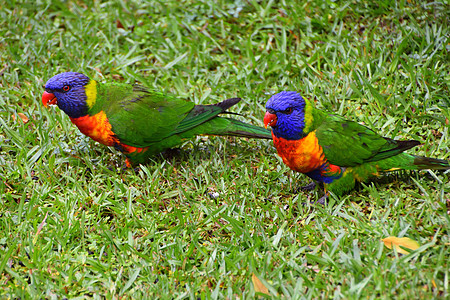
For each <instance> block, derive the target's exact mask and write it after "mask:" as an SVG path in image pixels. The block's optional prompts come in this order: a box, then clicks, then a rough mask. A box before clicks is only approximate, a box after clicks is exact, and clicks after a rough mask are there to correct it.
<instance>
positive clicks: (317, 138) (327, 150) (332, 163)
mask: <svg viewBox="0 0 450 300" xmlns="http://www.w3.org/2000/svg"><path fill="white" fill-rule="evenodd" d="M266 110H267V112H266V114H265V116H264V125H265V126H266V127H267V126H271V127H272V136H273V142H274V144H275V147H276V148H277V152H278V155H279V156H280V157H281V158H282V159H283V162H284V163H285V164H286V165H287V166H289V168H291V169H292V170H294V171H297V172H301V173H304V174H306V175H307V176H309V177H310V178H312V179H313V180H316V181H319V182H323V183H324V184H325V188H326V189H327V190H329V191H332V192H333V193H334V194H335V195H338V196H339V195H342V194H344V193H346V192H348V191H350V190H352V189H353V188H354V186H355V183H356V182H357V181H358V182H362V181H365V180H368V179H370V177H374V176H378V175H379V174H380V173H381V172H388V171H395V170H422V169H435V170H447V169H450V164H449V162H448V161H446V160H441V159H435V158H428V157H422V156H416V155H411V154H407V153H403V151H405V150H407V149H410V148H412V147H414V146H417V145H419V144H420V142H418V141H415V140H408V141H398V140H393V139H390V138H385V137H382V136H380V135H379V134H377V133H376V132H375V131H373V130H371V129H369V128H367V127H365V126H363V125H360V124H358V123H356V122H353V121H349V120H346V119H344V118H343V117H341V116H339V115H335V114H330V113H328V112H325V111H322V110H319V109H316V108H315V107H314V106H313V103H311V102H310V101H308V100H306V99H304V98H302V96H300V95H299V94H298V93H297V92H281V93H278V94H276V95H273V96H272V97H271V98H270V99H269V101H267V104H266ZM326 197H327V195H325V196H324V197H322V198H321V199H320V200H319V202H320V203H323V202H324V200H325V199H326Z"/></svg>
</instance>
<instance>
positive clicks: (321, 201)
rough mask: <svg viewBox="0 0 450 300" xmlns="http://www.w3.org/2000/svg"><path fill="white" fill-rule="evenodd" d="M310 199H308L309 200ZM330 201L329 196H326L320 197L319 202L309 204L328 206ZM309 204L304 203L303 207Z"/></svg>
mask: <svg viewBox="0 0 450 300" xmlns="http://www.w3.org/2000/svg"><path fill="white" fill-rule="evenodd" d="M309 199H310V198H309V197H308V200H309ZM327 199H328V196H327V195H325V196H323V197H320V198H319V200H317V201H310V202H309V203H310V204H316V203H317V204H322V205H324V206H325V204H326V200H327ZM307 204H308V203H306V202H303V203H302V205H303V206H305V205H307Z"/></svg>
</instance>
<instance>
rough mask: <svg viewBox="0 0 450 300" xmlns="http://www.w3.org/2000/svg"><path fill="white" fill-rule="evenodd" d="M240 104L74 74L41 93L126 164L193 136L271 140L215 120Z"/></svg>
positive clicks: (49, 84) (232, 122)
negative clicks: (196, 101)
mask: <svg viewBox="0 0 450 300" xmlns="http://www.w3.org/2000/svg"><path fill="white" fill-rule="evenodd" d="M239 101H240V98H232V99H227V100H225V101H222V102H220V103H218V104H213V105H195V104H194V103H192V102H189V101H187V100H182V99H179V98H177V97H175V96H173V95H171V94H163V93H161V92H157V91H153V90H149V89H146V88H144V87H142V86H139V85H134V86H133V85H129V84H124V83H115V82H113V83H100V82H97V81H95V80H92V79H89V78H88V77H87V76H85V75H83V74H80V73H75V72H66V73H61V74H58V75H56V76H54V77H52V78H50V79H49V80H48V81H47V83H46V84H45V92H44V93H43V95H42V103H43V104H44V106H46V107H47V105H49V104H56V105H58V107H59V108H60V109H62V110H63V111H64V112H65V113H66V114H67V115H68V116H69V117H70V120H71V121H72V123H73V124H75V125H76V126H77V127H78V129H79V130H80V131H81V132H82V133H83V134H85V135H87V136H89V137H90V138H92V139H93V140H95V141H97V142H99V143H101V144H104V145H106V146H114V147H115V148H116V149H118V150H119V151H121V152H123V153H124V154H125V155H126V157H127V166H130V165H131V163H133V164H136V163H143V162H145V161H146V160H147V159H148V158H149V157H150V156H152V155H155V154H157V153H160V152H162V151H164V150H166V149H168V148H171V147H173V146H176V145H178V144H180V143H181V142H182V140H184V139H188V138H192V137H194V136H196V135H230V136H238V137H252V138H265V139H271V138H272V137H271V133H270V130H267V129H265V128H262V127H258V126H254V125H250V124H246V123H244V122H241V121H238V120H235V119H232V118H225V117H219V116H218V115H219V114H221V113H226V112H227V109H228V108H230V107H231V106H233V105H235V104H236V103H238V102H239Z"/></svg>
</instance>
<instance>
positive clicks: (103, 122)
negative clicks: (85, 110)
mask: <svg viewBox="0 0 450 300" xmlns="http://www.w3.org/2000/svg"><path fill="white" fill-rule="evenodd" d="M70 120H71V121H72V123H73V124H75V125H77V127H78V129H80V131H81V132H82V133H83V134H85V135H87V136H88V137H90V138H91V139H93V140H94V141H97V142H99V143H101V144H103V145H106V146H115V145H116V144H118V143H119V140H118V139H117V138H116V137H115V135H114V132H112V131H111V124H109V121H108V118H107V117H106V114H105V113H104V112H103V111H101V112H99V113H98V114H96V115H93V116H88V115H87V116H83V117H79V118H70Z"/></svg>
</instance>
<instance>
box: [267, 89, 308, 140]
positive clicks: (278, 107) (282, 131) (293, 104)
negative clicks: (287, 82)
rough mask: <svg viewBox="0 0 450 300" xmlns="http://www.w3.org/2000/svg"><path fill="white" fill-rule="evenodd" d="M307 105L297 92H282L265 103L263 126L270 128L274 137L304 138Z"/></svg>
mask: <svg viewBox="0 0 450 300" xmlns="http://www.w3.org/2000/svg"><path fill="white" fill-rule="evenodd" d="M307 105H308V104H307V103H306V101H305V100H304V99H303V98H302V96H300V94H298V93H297V92H286V91H283V92H280V93H278V94H275V95H273V96H272V97H271V98H270V99H269V101H267V103H266V110H267V112H266V115H265V116H264V125H265V126H266V127H267V126H271V127H272V131H273V133H274V135H275V136H276V137H281V138H284V139H287V140H299V139H301V138H303V137H304V136H305V132H304V129H305V126H306V124H305V121H308V120H306V118H305V110H306V107H307ZM308 118H310V116H308Z"/></svg>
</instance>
